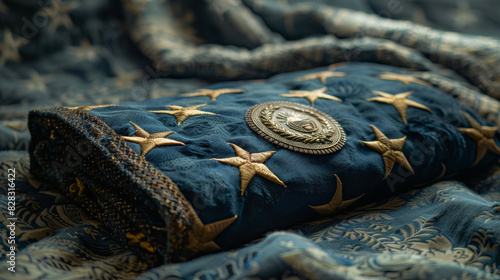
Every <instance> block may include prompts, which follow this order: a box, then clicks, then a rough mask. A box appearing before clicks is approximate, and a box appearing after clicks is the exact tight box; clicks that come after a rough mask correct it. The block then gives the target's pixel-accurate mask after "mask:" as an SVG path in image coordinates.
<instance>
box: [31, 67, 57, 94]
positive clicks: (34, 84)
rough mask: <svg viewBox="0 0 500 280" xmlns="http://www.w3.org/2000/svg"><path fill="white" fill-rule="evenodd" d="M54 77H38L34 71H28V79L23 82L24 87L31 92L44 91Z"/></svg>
mask: <svg viewBox="0 0 500 280" xmlns="http://www.w3.org/2000/svg"><path fill="white" fill-rule="evenodd" d="M53 79H54V77H53V76H51V75H48V76H40V75H39V74H38V73H37V72H36V71H34V70H32V71H30V78H29V79H28V80H24V85H25V86H26V87H27V88H28V89H29V90H31V91H46V90H47V82H49V81H51V80H53Z"/></svg>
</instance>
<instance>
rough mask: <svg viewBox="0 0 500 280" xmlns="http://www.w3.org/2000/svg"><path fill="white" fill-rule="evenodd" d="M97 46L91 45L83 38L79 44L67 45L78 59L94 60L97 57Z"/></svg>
mask: <svg viewBox="0 0 500 280" xmlns="http://www.w3.org/2000/svg"><path fill="white" fill-rule="evenodd" d="M98 48H99V47H97V46H93V45H92V44H91V43H90V42H89V40H87V39H83V40H82V41H81V42H80V46H69V47H67V49H68V50H70V51H71V53H73V54H74V56H75V57H76V58H77V59H79V60H85V61H94V60H96V59H97V50H98Z"/></svg>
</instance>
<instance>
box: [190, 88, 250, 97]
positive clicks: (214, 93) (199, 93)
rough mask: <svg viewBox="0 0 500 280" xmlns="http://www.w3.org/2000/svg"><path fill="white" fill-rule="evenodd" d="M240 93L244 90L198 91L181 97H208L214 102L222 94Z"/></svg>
mask: <svg viewBox="0 0 500 280" xmlns="http://www.w3.org/2000/svg"><path fill="white" fill-rule="evenodd" d="M241 92H244V90H242V89H233V88H221V89H200V90H198V91H197V92H193V93H186V94H183V95H182V96H187V97H194V96H209V97H210V100H215V99H216V98H217V97H219V96H220V95H222V94H229V93H241Z"/></svg>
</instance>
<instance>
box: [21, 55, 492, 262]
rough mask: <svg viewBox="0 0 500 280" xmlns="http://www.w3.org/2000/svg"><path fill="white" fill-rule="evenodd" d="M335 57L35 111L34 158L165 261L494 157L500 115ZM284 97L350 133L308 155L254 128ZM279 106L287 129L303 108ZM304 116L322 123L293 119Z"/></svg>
mask: <svg viewBox="0 0 500 280" xmlns="http://www.w3.org/2000/svg"><path fill="white" fill-rule="evenodd" d="M332 68H335V69H334V70H328V69H324V68H319V69H311V70H308V71H302V72H295V73H291V74H283V75H278V76H276V77H273V78H271V79H269V81H259V82H247V83H232V82H225V83H218V84H214V85H212V86H210V87H208V88H206V89H200V90H198V91H195V92H191V93H185V94H181V95H180V96H177V97H171V98H163V99H155V100H150V101H145V102H140V103H122V104H109V105H100V106H95V107H93V106H83V107H72V108H58V109H53V110H45V111H34V112H32V113H31V114H30V122H29V126H30V130H31V134H32V142H31V148H30V151H31V153H32V155H33V157H32V162H31V163H32V169H31V170H32V172H33V173H34V174H35V175H37V176H40V177H41V178H44V179H47V180H50V181H52V182H54V183H56V184H60V186H61V188H62V190H63V192H65V193H66V194H67V195H69V196H70V197H71V198H73V199H75V200H77V201H78V202H79V203H80V204H81V206H82V207H84V208H87V209H89V211H90V213H91V214H92V215H93V216H95V217H98V218H99V219H100V220H102V221H103V222H104V223H105V224H106V225H107V226H108V227H110V228H111V229H113V230H114V231H115V232H116V234H117V235H118V236H119V237H120V238H121V239H122V240H123V242H128V244H129V245H132V246H133V245H135V246H136V247H138V248H141V250H145V251H147V252H150V253H154V254H157V255H159V256H161V257H163V258H164V261H169V260H178V259H185V258H189V257H190V256H192V255H193V254H200V253H205V252H210V251H214V250H218V249H220V248H232V247H234V246H238V245H241V244H243V243H245V242H248V241H251V240H253V239H255V238H259V237H261V236H262V234H264V233H266V232H268V231H270V230H275V229H283V228H287V227H290V226H292V225H295V224H297V223H301V222H306V221H310V220H312V219H313V218H316V217H318V216H331V215H333V214H335V213H337V212H339V211H341V210H343V209H345V208H347V207H349V206H350V205H353V204H357V205H360V204H366V203H369V202H373V201H375V200H376V199H381V198H385V197H387V196H389V195H391V194H392V193H395V192H402V191H406V190H409V189H412V188H414V187H419V186H424V185H426V184H429V183H432V182H436V181H438V180H440V179H442V178H447V177H450V176H453V175H456V174H458V173H462V172H464V171H465V170H471V172H475V171H474V170H481V169H484V168H485V167H486V166H490V165H491V164H492V163H493V162H494V161H495V160H496V159H498V155H500V147H499V140H498V138H497V136H498V135H497V127H495V126H494V125H492V124H491V123H488V122H486V121H484V120H482V118H481V117H480V116H479V115H478V114H477V113H475V112H474V111H473V110H471V109H469V108H467V107H465V106H463V105H460V104H459V103H458V102H456V101H455V100H454V99H453V98H451V97H449V96H448V95H446V94H445V93H443V92H441V91H440V90H438V89H436V88H434V87H432V86H431V85H430V84H428V83H426V82H424V81H422V80H419V79H417V78H414V77H412V76H411V75H405V74H403V73H401V71H400V70H399V69H397V68H393V67H389V66H380V65H372V64H361V63H360V64H358V63H353V64H350V65H344V64H342V65H334V66H333V67H330V69H332ZM281 101H287V102H295V103H299V104H302V105H307V106H308V107H304V108H311V107H312V108H315V109H317V110H319V111H321V112H324V113H325V114H327V115H328V116H330V117H332V118H333V119H335V120H336V121H337V122H338V124H340V126H341V127H342V128H343V131H344V132H345V144H344V145H343V146H342V145H340V148H339V150H338V151H336V152H332V153H328V154H320V152H318V151H313V152H311V153H313V154H310V153H304V152H301V149H298V148H294V147H290V146H292V145H293V144H290V146H283V147H282V146H279V145H277V142H276V140H275V139H271V140H272V141H273V142H271V141H268V139H265V138H264V137H261V136H260V135H259V133H256V132H255V131H253V130H252V128H251V123H252V120H250V119H248V118H247V120H246V119H245V114H246V112H247V111H248V110H249V109H250V108H251V107H252V106H254V105H257V104H262V103H264V104H265V103H266V102H278V103H275V104H278V107H279V105H280V104H294V103H279V102H281ZM286 106H287V105H282V107H286ZM308 114H311V115H312V114H313V113H308ZM276 115H277V116H276V118H275V119H272V120H271V121H270V123H271V124H276V123H279V122H280V118H283V122H284V123H286V124H287V125H288V126H284V127H285V128H290V127H293V126H292V124H290V123H291V122H294V123H293V124H297V123H298V121H297V119H299V120H300V119H301V118H302V116H301V115H300V114H299V113H297V112H295V111H293V112H288V111H278V113H276ZM260 117H261V118H262V115H261V116H260ZM303 120H308V117H305V118H303ZM247 122H249V123H250V125H249V124H248V123H247ZM318 123H319V122H318ZM308 125H315V124H314V123H313V124H305V125H303V126H302V127H300V128H297V129H298V130H300V129H306V128H307V126H308ZM321 125H323V124H318V126H321ZM323 126H326V125H323ZM273 129H278V128H273ZM323 129H324V130H326V128H325V127H323ZM295 131H296V130H293V129H288V131H284V132H283V133H291V134H293V133H294V132H295ZM304 131H307V130H304ZM340 133H341V134H342V133H343V132H340ZM304 135H305V136H304ZM309 135H314V133H312V132H308V131H307V132H305V133H302V134H301V133H298V136H297V135H292V136H293V137H295V136H297V137H299V136H304V137H306V136H309ZM293 137H292V138H293ZM297 141H298V142H299V143H302V144H304V143H305V144H306V146H307V145H311V144H310V142H308V141H309V140H308V139H306V138H304V139H302V138H301V139H299V140H297ZM342 141H344V140H342ZM342 141H341V142H342ZM286 147H288V148H286ZM315 153H317V154H315ZM146 240H147V241H146Z"/></svg>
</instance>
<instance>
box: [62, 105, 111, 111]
mask: <svg viewBox="0 0 500 280" xmlns="http://www.w3.org/2000/svg"><path fill="white" fill-rule="evenodd" d="M114 106H118V105H115V104H107V105H88V106H87V105H85V106H76V107H66V108H67V109H70V110H82V111H90V110H94V109H99V108H106V107H114Z"/></svg>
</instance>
